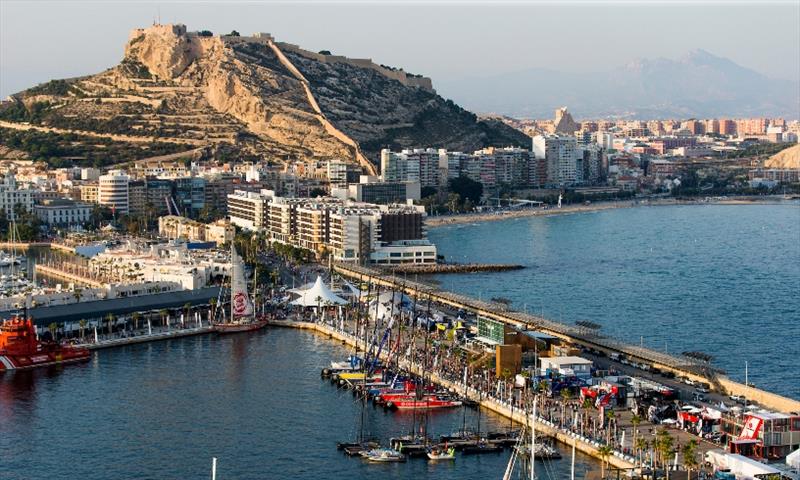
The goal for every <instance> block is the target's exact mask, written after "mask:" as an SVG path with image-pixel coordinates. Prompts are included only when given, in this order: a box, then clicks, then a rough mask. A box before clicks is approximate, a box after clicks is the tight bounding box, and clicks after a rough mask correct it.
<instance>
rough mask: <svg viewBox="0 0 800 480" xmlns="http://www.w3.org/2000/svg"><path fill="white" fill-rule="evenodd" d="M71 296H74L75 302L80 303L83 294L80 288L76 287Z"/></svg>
mask: <svg viewBox="0 0 800 480" xmlns="http://www.w3.org/2000/svg"><path fill="white" fill-rule="evenodd" d="M72 296H73V297H75V303H80V301H81V297H82V296H83V290H81V289H80V288H76V289H75V290H74V291H73V292H72Z"/></svg>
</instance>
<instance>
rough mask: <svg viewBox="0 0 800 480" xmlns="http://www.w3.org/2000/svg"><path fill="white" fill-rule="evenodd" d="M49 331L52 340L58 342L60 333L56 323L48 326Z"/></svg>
mask: <svg viewBox="0 0 800 480" xmlns="http://www.w3.org/2000/svg"><path fill="white" fill-rule="evenodd" d="M47 329H48V330H49V331H50V339H51V340H53V341H55V340H56V331H58V324H57V323H56V322H53V323H51V324H50V325H48V326H47Z"/></svg>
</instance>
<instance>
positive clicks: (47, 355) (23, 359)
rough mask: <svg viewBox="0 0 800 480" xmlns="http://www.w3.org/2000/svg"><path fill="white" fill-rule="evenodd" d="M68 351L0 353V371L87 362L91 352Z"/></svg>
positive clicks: (76, 349) (78, 349)
mask: <svg viewBox="0 0 800 480" xmlns="http://www.w3.org/2000/svg"><path fill="white" fill-rule="evenodd" d="M69 350H70V351H65V350H62V351H58V352H43V353H37V354H34V355H11V354H2V353H0V372H2V371H5V370H28V369H31V368H39V367H49V366H52V365H64V364H69V363H78V362H87V361H89V358H91V353H90V352H89V350H87V349H83V348H75V349H69Z"/></svg>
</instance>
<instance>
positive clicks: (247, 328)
mask: <svg viewBox="0 0 800 480" xmlns="http://www.w3.org/2000/svg"><path fill="white" fill-rule="evenodd" d="M266 325H267V319H266V318H264V317H257V316H256V315H255V308H254V306H253V302H252V301H251V300H250V296H249V295H248V293H247V283H246V282H245V279H244V262H243V261H242V258H241V257H240V256H239V254H238V253H236V248H234V247H233V245H231V317H230V321H223V322H219V323H214V330H215V331H217V332H218V333H238V332H252V331H254V330H259V329H261V328H264V327H265V326H266Z"/></svg>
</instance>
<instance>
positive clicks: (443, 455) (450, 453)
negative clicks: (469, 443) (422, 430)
mask: <svg viewBox="0 0 800 480" xmlns="http://www.w3.org/2000/svg"><path fill="white" fill-rule="evenodd" d="M428 459H429V460H435V461H438V460H455V459H456V449H455V448H453V447H439V446H436V447H431V448H429V449H428Z"/></svg>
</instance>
